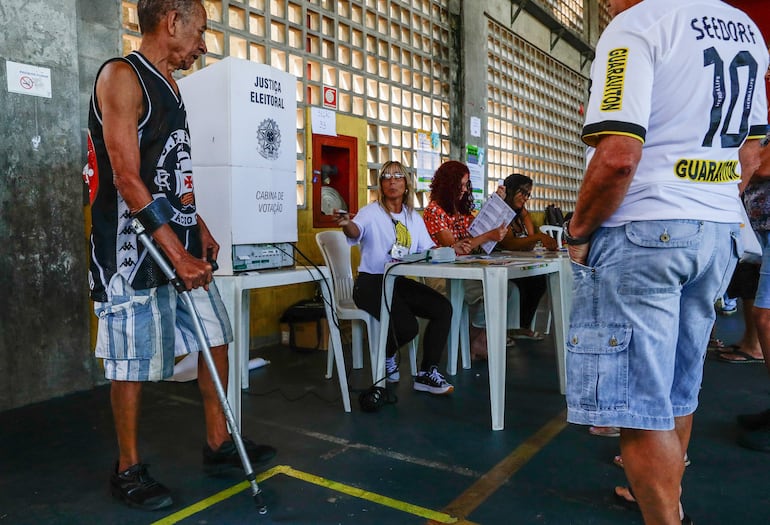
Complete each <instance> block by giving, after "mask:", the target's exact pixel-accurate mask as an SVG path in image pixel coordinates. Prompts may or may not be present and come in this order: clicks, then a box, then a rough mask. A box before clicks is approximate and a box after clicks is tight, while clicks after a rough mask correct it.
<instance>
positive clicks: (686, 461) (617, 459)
mask: <svg viewBox="0 0 770 525" xmlns="http://www.w3.org/2000/svg"><path fill="white" fill-rule="evenodd" d="M690 463H691V461H690V456H688V455H687V454H685V455H684V466H685V467H689V466H690ZM612 464H613V465H615V466H617V467H620V468H625V465H623V456H621V455H620V454H618V455H617V456H615V457H614V458H612Z"/></svg>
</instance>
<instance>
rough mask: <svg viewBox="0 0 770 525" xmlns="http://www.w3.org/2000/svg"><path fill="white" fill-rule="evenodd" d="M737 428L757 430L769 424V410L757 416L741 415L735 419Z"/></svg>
mask: <svg viewBox="0 0 770 525" xmlns="http://www.w3.org/2000/svg"><path fill="white" fill-rule="evenodd" d="M735 419H736V420H737V421H738V426H740V427H741V428H745V429H746V430H757V429H758V428H762V427H763V426H765V425H767V424H768V423H770V409H767V410H763V411H762V412H759V413H757V414H741V415H739V416H738V417H736V418H735Z"/></svg>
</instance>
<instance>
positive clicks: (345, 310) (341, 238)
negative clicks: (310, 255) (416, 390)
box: [315, 230, 417, 381]
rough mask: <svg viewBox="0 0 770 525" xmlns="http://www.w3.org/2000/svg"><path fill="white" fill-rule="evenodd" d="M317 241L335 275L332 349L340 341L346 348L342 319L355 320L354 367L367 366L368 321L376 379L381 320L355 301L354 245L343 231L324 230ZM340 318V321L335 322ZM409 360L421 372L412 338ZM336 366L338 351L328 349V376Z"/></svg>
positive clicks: (374, 378)
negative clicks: (364, 333) (365, 363)
mask: <svg viewBox="0 0 770 525" xmlns="http://www.w3.org/2000/svg"><path fill="white" fill-rule="evenodd" d="M315 239H316V243H318V247H319V248H320V249H321V255H323V258H324V263H325V264H326V266H327V267H328V268H329V273H331V276H332V286H331V288H332V290H331V296H332V301H333V305H334V312H335V314H336V316H337V319H336V320H335V319H327V321H328V324H329V340H330V350H331V349H333V348H334V347H333V346H331V345H335V346H336V345H339V348H340V350H341V349H342V338H341V337H340V331H339V326H338V322H339V321H351V323H352V324H351V328H352V330H351V334H352V353H353V368H363V366H364V363H363V331H362V328H363V326H364V325H366V330H367V336H368V339H369V359H370V363H371V367H372V381H377V380H378V379H380V378H379V377H374V376H375V375H376V373H377V362H376V356H377V342H378V341H379V337H378V334H379V329H380V323H379V321H377V319H375V318H374V317H373V316H372V315H370V314H369V313H367V312H366V311H364V310H362V309H360V308H358V307H357V306H356V304H355V303H354V302H353V283H354V280H353V269H352V267H351V264H350V245H349V244H348V242H347V240H346V239H345V234H344V233H342V232H341V231H335V230H331V231H322V232H319V233H317V234H316V236H315ZM335 321H336V322H335ZM409 358H410V359H409V361H410V364H411V368H412V375H413V376H414V375H417V343H416V340H412V341H411V342H410V345H409ZM333 368H334V352H332V351H330V352H328V359H327V363H326V378H327V379H330V378H331V377H332V370H333Z"/></svg>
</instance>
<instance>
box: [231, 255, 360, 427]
mask: <svg viewBox="0 0 770 525" xmlns="http://www.w3.org/2000/svg"><path fill="white" fill-rule="evenodd" d="M324 280H325V281H326V283H323V282H322V283H321V293H322V294H323V297H324V307H325V309H326V319H327V320H328V321H329V322H332V319H334V317H333V314H332V311H331V310H330V305H331V299H330V298H329V286H331V285H332V284H331V283H332V280H331V274H330V273H329V270H328V268H326V267H325V266H319V267H313V266H297V267H294V268H289V269H277V270H264V271H258V272H257V271H255V272H244V273H240V274H237V275H221V276H220V275H217V276H216V282H217V287H218V288H219V292H220V294H221V295H222V300H223V301H224V303H225V307H226V308H227V313H228V314H229V315H230V320H231V322H232V324H233V338H234V340H233V342H232V344H230V348H229V350H228V356H229V362H230V367H229V371H228V381H227V399H228V401H229V402H230V408H231V409H232V411H233V416H234V417H235V421H236V422H237V424H238V428H239V429H240V427H241V389H245V388H248V387H249V319H250V317H249V314H250V307H251V302H250V297H249V291H250V290H254V289H257V288H269V287H272V286H286V285H288V284H299V283H307V282H314V281H324ZM330 351H334V352H335V356H334V358H335V360H336V362H337V372H338V375H339V379H340V388H341V389H342V393H343V395H342V399H343V404H345V410H346V411H348V412H350V400H349V395H347V394H348V385H347V377H346V375H345V361H344V359H343V358H342V355H336V353H337V352H338V351H339V352H341V350H338V349H336V348H335V349H333V350H332V349H330ZM346 401H347V402H346Z"/></svg>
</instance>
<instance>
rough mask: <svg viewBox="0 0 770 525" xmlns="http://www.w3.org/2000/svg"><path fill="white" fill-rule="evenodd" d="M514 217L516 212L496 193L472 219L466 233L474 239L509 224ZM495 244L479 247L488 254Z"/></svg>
mask: <svg viewBox="0 0 770 525" xmlns="http://www.w3.org/2000/svg"><path fill="white" fill-rule="evenodd" d="M514 217H516V212H515V211H513V209H512V208H511V207H510V206H508V205H507V204H506V203H505V201H504V200H503V199H502V198H501V197H500V196H499V195H498V194H497V193H493V194H492V195H491V196H490V197H489V199H487V202H485V203H484V205H483V206H482V207H481V210H480V211H479V214H478V215H476V218H475V219H473V222H472V223H471V227H470V228H469V229H468V232H469V233H470V234H471V236H472V237H476V236H478V235H481V234H482V233H486V232H488V231H489V230H493V229H495V228H498V227H499V226H500V225H501V224H503V223H505V224H510V222H511V221H512V220H513V218H514ZM496 244H497V242H495V241H487V242H485V243H483V244H482V245H481V249H482V250H484V252H486V253H490V252H491V251H492V250H493V249H494V248H495V245H496Z"/></svg>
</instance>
